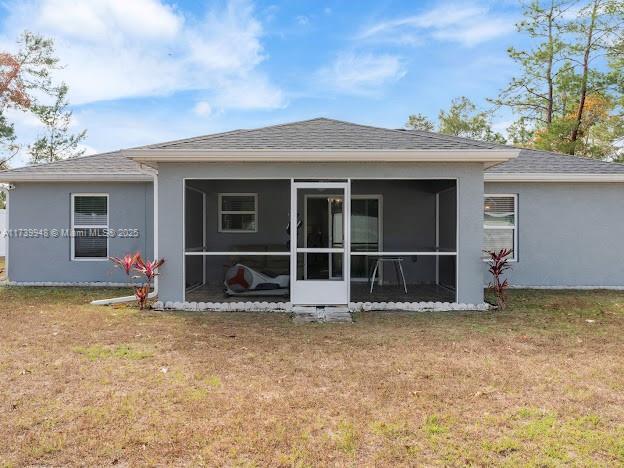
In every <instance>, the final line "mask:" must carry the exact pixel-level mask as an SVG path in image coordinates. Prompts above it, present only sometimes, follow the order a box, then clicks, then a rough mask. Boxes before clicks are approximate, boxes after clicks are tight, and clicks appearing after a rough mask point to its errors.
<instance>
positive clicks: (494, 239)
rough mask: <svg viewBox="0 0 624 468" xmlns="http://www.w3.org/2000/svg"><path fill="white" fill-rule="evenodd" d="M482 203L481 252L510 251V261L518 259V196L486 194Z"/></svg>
mask: <svg viewBox="0 0 624 468" xmlns="http://www.w3.org/2000/svg"><path fill="white" fill-rule="evenodd" d="M483 200H484V202H483V218H484V225H483V227H484V241H483V250H485V251H488V252H491V251H498V250H501V249H510V250H512V252H513V253H512V257H511V259H512V260H517V259H518V254H517V251H518V245H517V244H518V196H517V195H515V194H512V195H508V194H504V195H503V194H486V195H485V196H484V199H483Z"/></svg>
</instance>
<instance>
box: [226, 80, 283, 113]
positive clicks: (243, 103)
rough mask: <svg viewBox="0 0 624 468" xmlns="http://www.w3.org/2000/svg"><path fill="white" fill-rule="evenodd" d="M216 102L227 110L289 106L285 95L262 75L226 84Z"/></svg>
mask: <svg viewBox="0 0 624 468" xmlns="http://www.w3.org/2000/svg"><path fill="white" fill-rule="evenodd" d="M215 100H216V103H217V104H218V105H219V106H220V107H223V108H226V109H266V108H271V109H277V108H282V107H285V106H286V104H287V102H286V98H285V97H284V93H283V92H282V91H281V90H280V89H279V88H276V87H275V86H273V85H272V84H271V83H270V82H269V81H268V80H267V79H266V77H264V76H262V75H251V76H247V77H245V79H242V80H230V81H228V82H227V83H224V84H223V85H222V87H221V90H220V92H219V94H218V95H217V96H216V98H215Z"/></svg>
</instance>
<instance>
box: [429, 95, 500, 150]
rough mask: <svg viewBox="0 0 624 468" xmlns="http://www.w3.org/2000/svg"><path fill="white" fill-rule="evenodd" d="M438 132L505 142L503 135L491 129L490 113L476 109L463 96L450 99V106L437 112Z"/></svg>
mask: <svg viewBox="0 0 624 468" xmlns="http://www.w3.org/2000/svg"><path fill="white" fill-rule="evenodd" d="M438 122H439V123H438V130H439V132H440V133H445V134H447V135H455V136H459V137H464V138H472V139H474V140H482V141H491V142H495V143H505V137H504V136H503V135H501V134H500V133H498V132H495V131H494V130H492V121H491V115H490V114H489V113H488V112H486V111H481V110H478V109H477V106H476V105H475V104H474V103H473V102H472V101H470V99H468V98H467V97H465V96H461V97H459V98H455V99H453V100H452V101H451V107H450V108H449V109H448V110H447V111H445V110H441V111H440V113H439V114H438Z"/></svg>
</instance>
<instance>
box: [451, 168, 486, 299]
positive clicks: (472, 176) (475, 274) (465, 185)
mask: <svg viewBox="0 0 624 468" xmlns="http://www.w3.org/2000/svg"><path fill="white" fill-rule="evenodd" d="M457 202H458V207H457V209H458V223H457V233H458V240H457V241H458V242H457V249H458V251H457V268H456V269H457V302H459V303H464V304H480V303H482V302H483V261H482V260H481V249H482V246H483V173H482V172H481V173H477V172H472V173H467V174H464V175H463V176H462V177H460V178H459V180H458V196H457Z"/></svg>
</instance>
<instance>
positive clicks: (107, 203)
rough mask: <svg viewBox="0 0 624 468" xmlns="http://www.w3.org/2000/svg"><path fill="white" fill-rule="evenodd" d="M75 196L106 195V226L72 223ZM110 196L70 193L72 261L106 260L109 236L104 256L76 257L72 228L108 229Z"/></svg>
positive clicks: (100, 195) (96, 194) (94, 194)
mask: <svg viewBox="0 0 624 468" xmlns="http://www.w3.org/2000/svg"><path fill="white" fill-rule="evenodd" d="M76 197H106V226H99V225H98V226H96V225H91V224H89V225H87V224H79V225H75V224H74V215H75V211H74V206H75V200H76ZM109 226H110V198H109V196H108V193H72V194H71V237H70V246H71V261H72V262H107V261H108V254H109V252H110V245H109V243H110V240H109V237H108V236H106V256H105V257H76V237H75V236H74V229H76V228H78V229H110V228H109Z"/></svg>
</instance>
